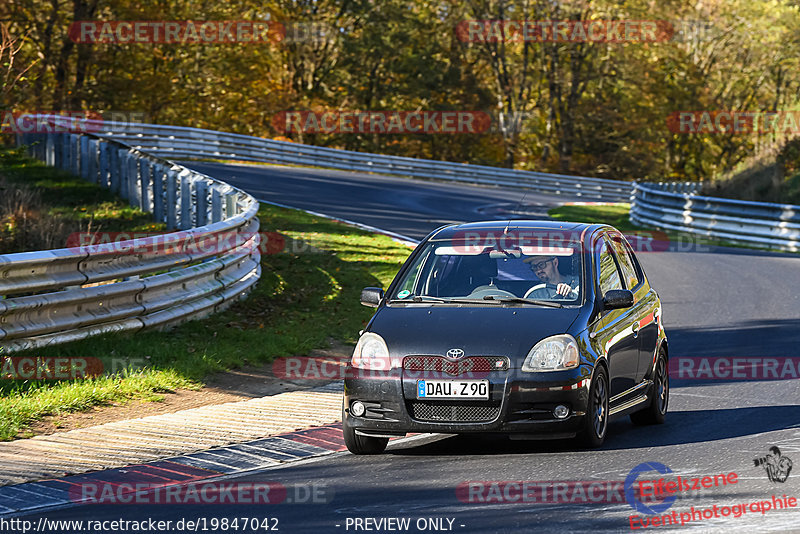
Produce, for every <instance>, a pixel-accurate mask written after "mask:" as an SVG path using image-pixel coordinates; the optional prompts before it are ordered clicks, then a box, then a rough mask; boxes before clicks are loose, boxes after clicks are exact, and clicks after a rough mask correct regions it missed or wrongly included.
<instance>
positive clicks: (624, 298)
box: [603, 289, 633, 310]
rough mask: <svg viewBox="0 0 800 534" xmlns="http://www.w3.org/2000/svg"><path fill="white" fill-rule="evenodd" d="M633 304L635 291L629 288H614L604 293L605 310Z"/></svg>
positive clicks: (628, 306) (627, 306)
mask: <svg viewBox="0 0 800 534" xmlns="http://www.w3.org/2000/svg"><path fill="white" fill-rule="evenodd" d="M631 306H633V293H632V292H631V291H630V290H628V289H612V290H610V291H609V292H608V293H606V294H605V295H603V309H604V310H618V309H622V308H630V307H631Z"/></svg>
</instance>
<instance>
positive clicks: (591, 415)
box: [580, 367, 609, 449]
mask: <svg viewBox="0 0 800 534" xmlns="http://www.w3.org/2000/svg"><path fill="white" fill-rule="evenodd" d="M608 415H609V413H608V374H607V373H606V370H605V368H603V367H598V368H597V370H596V371H595V373H594V378H592V385H591V387H590V388H589V402H588V404H587V406H586V417H584V419H583V430H582V431H581V433H580V440H581V441H582V442H583V444H584V445H585V446H586V447H588V448H591V449H596V448H597V447H599V446H601V445H602V444H603V442H604V441H605V439H606V433H607V432H608Z"/></svg>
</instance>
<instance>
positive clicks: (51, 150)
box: [44, 133, 56, 167]
mask: <svg viewBox="0 0 800 534" xmlns="http://www.w3.org/2000/svg"><path fill="white" fill-rule="evenodd" d="M44 162H45V164H46V165H48V166H50V167H55V166H56V139H55V134H53V133H48V134H47V139H46V140H45V159H44Z"/></svg>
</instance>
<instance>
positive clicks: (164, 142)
mask: <svg viewBox="0 0 800 534" xmlns="http://www.w3.org/2000/svg"><path fill="white" fill-rule="evenodd" d="M86 124H87V125H89V126H90V127H91V128H94V129H97V133H98V135H101V136H113V138H114V139H119V140H122V141H125V142H126V143H128V144H130V145H131V146H134V147H136V148H137V149H139V150H142V151H143V152H147V153H149V154H153V155H158V156H161V157H168V158H170V159H191V158H208V159H221V160H235V161H253V162H275V163H283V164H293V165H308V166H315V167H326V168H332V169H341V170H348V171H356V172H374V173H379V174H391V175H401V176H410V177H413V178H421V179H428V180H444V181H454V182H460V183H470V184H482V185H492V186H509V187H517V188H524V189H530V190H533V191H540V192H543V193H550V194H557V195H570V196H578V197H582V198H586V199H587V200H600V201H608V202H627V201H628V199H629V198H630V195H631V182H625V181H616V180H604V179H600V178H587V177H578V176H565V175H560V174H545V173H539V172H530V171H521V170H512V169H503V168H499V167H489V166H483V165H469V164H464V163H451V162H446V161H435V160H425V159H416V158H408V157H402V156H385V155H379V154H369V153H363V152H354V151H350V150H340V149H335V148H325V147H318V146H311V145H303V144H300V143H290V142H286V141H274V140H271V139H262V138H259V137H251V136H247V135H239V134H231V133H223V132H215V131H212V130H202V129H199V128H186V127H179V126H162V125H156V124H133V123H117V124H113V123H111V124H109V123H103V122H100V121H86Z"/></svg>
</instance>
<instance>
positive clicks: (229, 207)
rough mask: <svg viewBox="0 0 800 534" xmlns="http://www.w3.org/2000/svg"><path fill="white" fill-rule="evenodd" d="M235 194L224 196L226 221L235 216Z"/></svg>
mask: <svg viewBox="0 0 800 534" xmlns="http://www.w3.org/2000/svg"><path fill="white" fill-rule="evenodd" d="M236 196H237V194H236V193H226V194H225V218H226V219H228V218H230V217H233V216H234V215H236Z"/></svg>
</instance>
